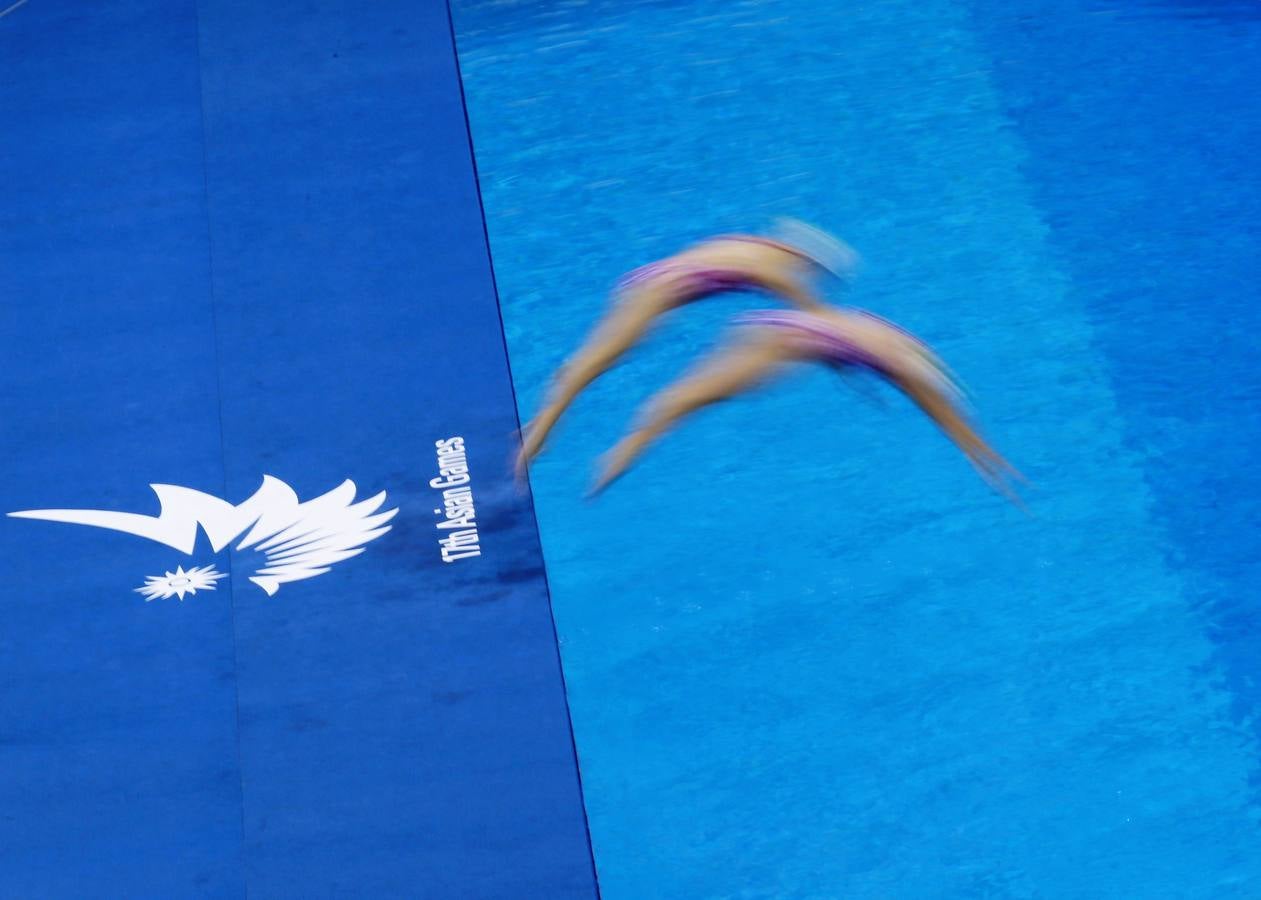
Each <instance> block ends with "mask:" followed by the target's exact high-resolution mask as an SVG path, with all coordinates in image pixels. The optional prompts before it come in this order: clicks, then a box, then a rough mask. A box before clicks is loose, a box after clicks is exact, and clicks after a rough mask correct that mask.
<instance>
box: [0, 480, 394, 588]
mask: <svg viewBox="0 0 1261 900" xmlns="http://www.w3.org/2000/svg"><path fill="white" fill-rule="evenodd" d="M150 487H151V488H153V492H154V493H155V494H157V495H158V502H159V503H160V504H161V512H160V513H159V514H158V515H156V516H145V515H140V514H138V513H129V512H113V511H110V510H101V509H27V510H22V511H20V512H11V513H9V515H10V516H13V517H15V518H19V519H42V520H44V521H48V522H65V523H68V524H71V525H89V526H91V527H93V528H108V529H110V530H112V531H122V532H125V533H127V534H132V535H135V536H136V537H141V538H145V539H146V540H150V541H156V542H157V543H159V544H165V545H166V546H168V547H172V548H174V549H176V550H179V551H180V552H181V553H184V554H186V555H189V556H191V555H192V553H193V549H194V547H195V546H196V543H197V533H198V530H199V529H200V530H202V531H204V532H205V533H206V536H207V537H208V538H209V539H210V545H211V547H212V548H213V550H214V552H215V553H218V552H219V551H220V550H222V549H223V548H224V547H226V546H228V544H230V543H232V542H233V541H235V540H236V539H237V538H241V540H240V542H239V543H237V544H236V546H235V547H234V548H233V549H235V550H246V549H254V550H256V551H258V552H259V553H260V554H262V557H263V562H262V564H261V565H260V566H259V567H258V568H257V569H256V570H255V572H254V574H253V575H251V576H249V580H250V581H252V582H253V583H254V584H256V585H257V586H258V587H260V588H262V589H263V590H264V591H265V592H266V593H267V595H268V596H274V595H275V594H276V592H277V591H278V590H280V586H281V585H282V584H287V583H288V582H291V581H302V580H303V579H306V578H314V577H315V576H316V575H323V574H324V573H325V572H327V571H329V569H331V568H332V567H333V566H334V565H336V564H337V563H339V562H341V561H342V560H346V559H350V558H351V557H352V556H358V555H359V554H360V553H362V552H363V551H364V549H365V545H367V544H368V543H370V542H371V541H375V540H376V539H377V538H379V537H380V536H381V535H383V534H385V533H386V532H387V531H389V530H390V526H389V525H387V524H386V523H387V522H389V521H390V520H391V519H393V518H394V516H395V515H396V514H397V513H398V509H397V508H394V509H389V510H386V511H384V512H377V510H379V509H380V508H381V507H382V505H384V503H385V491H382V492H381V493H379V494H376V495H374V496H372V497H368V498H367V499H365V500H360V501H358V502H355V491H356V489H355V483H354V482H353V481H350V480H349V479H348V480H346V481H343V482H342V483H341V484H340V485H338V486H337V487H335V488H333V489H332V490H331V491H329V492H328V493H326V494H321V495H320V496H318V497H315V498H313V499H311V500H307V501H305V502H303V501H299V500H298V495H297V494H296V493H295V492H294V490H293V488H291V487H289V485H287V484H285V483H284V482H283V481H281V480H280V479H279V478H273V477H272V476H270V475H264V476H263V484H262V486H261V487H259V489H258V490H257V491H255V492H254V494H253V496H251V497H250V498H249V499H248V500H245V501H244V502H242V503H238V504H236V505H235V506H234V505H233V504H231V503H228V502H227V501H226V500H221V499H220V498H218V497H215V496H214V495H212V494H206V493H203V492H201V491H195V490H193V489H192V488H186V487H179V486H177V485H173V484H153V485H150ZM226 577H227V575H226V574H224V573H222V572H218V571H216V570H215V567H214V566H213V565H209V566H192V567H191V568H188V569H185V568H184V566H183V564H180V565H177V566H176V567H175V569H174V571H168V572H165V573H164V574H162V575H150V576H148V577H146V578H145V583H144V584H143V585H142V586H140V587H138V588H136V591H137V593H140V594H142V595H143V596H144V598H145V600H146V602H147V601H149V600H155V599H167V598H170V597H178V598H179V599H180V600H181V601H182V600H183V599H184V596H185V595H186V594H191V595H194V596H195V595H196V594H197V592H198V591H213V590H214V589H215V583H216V582H218V581H219V580H221V579H223V578H226Z"/></svg>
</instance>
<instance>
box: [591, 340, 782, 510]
mask: <svg viewBox="0 0 1261 900" xmlns="http://www.w3.org/2000/svg"><path fill="white" fill-rule="evenodd" d="M796 356H797V353H796V351H795V350H794V349H793V347H792V346H791V345H789V344H788V343H786V342H785V341H784V340H783V339H782V338H780V337H779V335H778V334H777V333H776V332H774V331H773V330H771V329H765V328H759V329H750V333H749V336H748V338H747V339H746V340H743V341H741V342H740V343H738V344H734V345H731V346H728V347H724V348H723V349H721V350H719V351H717V352H716V353H715V354H714V355H713V356H711V357H710V358H709V359H708V360H705V361H704V362H702V363H701V365H700V366H699V367H698V368H697V369H696V370H695V371H694V372H693V373H692V374H690V375H685V376H684V377H683V378H681V379H680V380H678V381H676V382H675V383H674V384H672V385H671V386H669V387H667V388H665V389H664V390H662V391H661V392H659V393H658V394H657V395H656V396H655V397H653V398H652V399H651V400H650V401H649V402H648V403H647V404H645V406H644V408H643V409H644V411H643V412H642V413H641V418H640V424H639V425H638V426H637V427H636V428H635V429H633V430H632V431H631V432H630V433H629V434H627V435H626V437H624V438H622V440H621V441H619V442H618V444H617V446H615V447H614V448H613V449H612V450H610V451H609V452H608V453H607V454H605V456H604V458H603V464H602V466H601V470H600V474H599V476H598V477H597V478H596V481H595V483H594V484H593V485H592V488H591V491H590V494H597V493H599V492H600V491H602V490H603V489H604V488H606V487H608V485H609V484H610V483H612V482H613V481H614V480H615V479H617V478H618V477H619V476H621V475H622V474H623V473H625V471H626V470H627V469H628V468H630V465H631V463H633V462H634V461H635V459H636V458H638V457H639V455H640V454H641V453H643V452H644V450H645V449H646V448H647V447H648V445H649V444H650V443H652V442H653V441H654V440H656V439H657V438H659V437H661V436H662V435H663V434H665V433H666V432H667V431H668V430H670V428H672V427H673V426H674V425H675V424H676V423H677V422H678V421H679V420H680V419H682V418H684V417H685V416H687V415H690V414H691V413H693V412H696V411H697V410H698V409H701V408H702V407H705V406H708V405H709V404H711V403H717V402H718V401H720V400H726V399H727V398H729V397H732V396H734V395H736V394H740V393H743V392H744V391H747V390H750V389H751V388H754V387H756V386H757V385H759V384H761V383H762V382H763V381H765V380H766V379H767V378H768V377H770V376H771V375H773V374H775V373H776V372H777V371H778V370H779V369H780V368H782V367H783V365H784V364H785V363H788V362H790V361H791V360H793V359H794V358H795V357H796Z"/></svg>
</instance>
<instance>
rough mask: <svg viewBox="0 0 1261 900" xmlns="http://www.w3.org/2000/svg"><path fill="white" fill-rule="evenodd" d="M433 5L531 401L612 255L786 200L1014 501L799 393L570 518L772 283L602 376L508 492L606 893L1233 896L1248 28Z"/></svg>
mask: <svg viewBox="0 0 1261 900" xmlns="http://www.w3.org/2000/svg"><path fill="white" fill-rule="evenodd" d="M454 12H455V23H456V32H457V38H458V44H459V50H460V61H461V67H462V74H463V78H464V85H465V91H466V95H467V102H468V106H469V114H470V119H471V124H472V130H473V138H474V147H475V153H476V158H477V163H478V167H479V174H480V181H481V188H482V193H483V197H484V202H485V206H486V214H487V220H488V228H489V232H490V239H491V246H492V252H493V256H494V262H495V270H496V276H497V280H498V287H499V292H500V297H501V304H502V307H503V316H504V322H505V329H506V332H507V338H508V344H509V351H510V357H511V362H512V367H513V375H514V380H515V383H516V388H517V392H518V398H519V401H520V404H521V407H522V410H523V412H525V413H529V412H530V411H532V410H533V409H534V408H536V406H537V404H538V402H539V396H540V391H541V388H542V387H543V386H544V384H545V382H546V379H547V378H548V376H549V375H550V373H551V371H552V370H553V369H554V368H555V366H556V365H557V364H559V363H560V362H561V360H562V359H563V358H564V357H565V355H566V354H567V353H568V352H570V351H571V349H572V348H573V347H574V346H575V345H576V344H577V343H578V342H579V341H580V340H581V338H582V337H583V336H584V334H585V333H586V331H587V329H588V328H589V327H590V325H591V323H592V322H593V321H594V319H595V318H596V316H597V315H598V313H599V311H600V310H601V308H602V305H603V303H604V302H605V300H604V297H605V295H606V293H607V289H608V287H609V285H610V283H611V282H612V281H613V279H614V278H616V276H617V275H618V274H619V273H621V272H623V271H625V270H627V269H629V268H631V267H633V266H635V265H638V264H640V263H642V262H645V261H647V260H650V259H653V258H656V257H658V256H660V255H663V254H665V253H668V252H670V251H672V250H674V249H676V248H677V247H678V246H680V245H681V244H683V243H685V242H687V241H690V240H693V239H696V238H698V237H701V236H705V235H707V234H710V233H713V232H716V231H723V230H728V229H748V228H757V227H759V226H761V225H762V224H763V223H764V222H766V221H767V220H769V219H770V218H771V217H773V216H776V215H780V214H791V215H797V216H800V217H802V218H805V219H807V220H810V221H815V222H818V223H819V224H821V225H824V226H825V227H828V228H829V229H832V230H835V231H837V232H839V233H841V234H843V235H844V236H845V237H846V238H847V239H849V240H851V241H852V242H853V243H854V244H855V245H856V246H857V247H858V248H859V250H860V251H862V252H863V253H864V254H865V260H866V265H865V268H864V271H863V272H862V274H861V276H860V277H859V279H858V280H857V281H856V282H855V284H854V285H853V288H852V290H851V292H850V297H849V298H848V299H851V300H852V301H853V302H855V303H860V304H862V305H866V306H869V307H871V308H873V309H875V310H877V311H879V312H881V313H884V314H888V315H890V316H892V317H894V318H896V319H897V320H899V321H902V322H905V323H907V324H908V325H909V326H910V327H912V328H913V329H915V330H916V331H918V332H919V333H921V334H923V335H924V336H925V337H926V338H928V339H929V340H930V341H931V342H933V343H934V344H936V345H937V346H938V347H939V349H940V350H941V351H942V353H943V355H944V356H945V357H946V359H947V360H949V361H950V362H951V363H952V364H953V365H954V366H955V367H956V368H957V369H958V370H959V371H960V372H961V374H962V376H963V377H964V379H965V380H966V381H968V382H969V383H970V384H971V385H972V387H973V388H974V389H975V391H976V393H977V402H978V405H979V407H980V411H981V414H982V416H983V420H984V422H985V424H986V427H987V430H988V432H989V433H990V435H991V437H992V438H993V439H994V441H995V443H996V445H997V446H998V448H999V449H1000V450H1001V451H1003V452H1004V453H1005V454H1007V455H1008V456H1009V457H1010V458H1011V459H1012V460H1013V461H1014V462H1015V463H1016V464H1017V465H1018V466H1020V467H1021V468H1022V469H1023V470H1024V471H1025V472H1026V473H1027V474H1028V475H1029V476H1030V477H1031V479H1032V480H1033V482H1034V483H1035V485H1036V490H1035V491H1034V492H1033V494H1032V497H1031V506H1032V509H1033V511H1034V514H1035V515H1034V516H1033V517H1032V518H1026V517H1024V516H1022V515H1021V514H1020V513H1019V512H1017V511H1015V510H1012V509H1010V508H1008V507H1006V506H1005V505H1004V504H1003V503H1002V502H1000V501H999V500H997V499H995V498H994V497H993V496H990V495H989V494H988V493H987V492H986V491H985V489H984V487H983V486H982V485H981V484H980V483H979V482H978V481H977V479H976V478H975V477H974V475H973V474H972V473H971V471H970V470H969V469H968V467H967V466H966V464H965V463H964V462H963V461H962V460H961V459H959V458H958V455H957V454H956V453H955V452H954V451H953V449H952V448H950V447H949V446H948V445H947V444H946V443H945V442H944V441H943V440H942V439H941V438H940V437H939V436H938V435H937V434H936V433H934V432H933V431H932V429H931V427H930V426H929V425H928V424H926V423H925V422H923V421H921V420H920V419H919V418H918V417H916V416H914V415H908V414H907V409H906V407H905V404H904V403H903V402H902V401H901V400H900V399H899V398H896V397H893V396H890V397H889V398H888V404H887V406H888V408H886V409H882V408H879V407H877V406H872V405H870V404H865V403H863V402H861V401H860V400H859V399H857V398H856V397H855V396H854V395H852V394H851V393H848V392H847V391H846V390H845V389H843V388H842V387H840V386H838V385H837V384H836V383H834V382H833V381H832V380H830V379H829V378H828V377H827V376H826V375H824V374H822V373H803V374H802V375H801V376H800V377H799V378H797V379H796V380H795V381H792V382H790V383H787V384H784V385H781V386H778V387H776V388H774V389H772V390H769V391H767V392H765V393H763V394H760V395H757V396H755V397H752V398H750V399H747V400H741V401H740V402H736V403H731V404H727V405H724V406H722V407H721V408H716V409H714V410H711V411H709V412H707V413H705V414H704V415H703V416H701V417H700V418H699V419H698V421H696V422H695V423H690V424H689V425H687V426H686V427H685V428H683V429H681V430H680V431H678V432H677V433H675V434H673V435H672V436H670V437H669V438H668V439H667V440H666V441H664V442H663V443H662V444H661V445H660V446H659V447H657V448H655V449H654V450H653V451H652V452H650V454H649V455H648V456H647V457H646V458H645V460H644V462H643V463H642V465H640V466H639V467H638V468H637V469H636V470H634V471H633V472H632V473H631V474H630V475H629V476H628V477H627V478H626V479H625V480H624V481H623V482H621V483H619V484H618V485H616V486H615V487H614V488H613V489H612V490H610V491H609V492H608V493H607V494H606V495H604V496H602V497H601V498H599V500H598V501H597V502H591V503H587V502H584V501H583V500H582V493H583V489H584V487H585V486H586V482H587V480H588V478H589V476H590V471H591V468H590V467H591V466H592V465H593V463H594V460H595V458H596V456H597V455H598V454H599V453H600V452H602V451H603V450H604V449H605V448H607V447H608V446H609V445H610V444H612V443H613V441H615V440H616V439H617V437H618V436H619V435H620V434H621V432H622V430H623V429H624V428H625V427H626V425H627V423H628V420H629V417H630V416H631V414H632V412H633V410H634V409H635V407H636V406H637V405H638V404H639V403H640V402H641V400H642V399H643V398H645V397H646V396H647V395H648V394H649V393H650V392H652V391H653V390H655V389H656V388H657V387H659V386H661V385H662V384H664V383H666V382H667V381H668V380H670V379H672V378H673V377H674V376H675V375H676V374H677V373H678V372H679V370H680V369H681V368H683V367H684V366H686V365H687V364H688V363H689V362H690V360H692V359H693V358H694V357H695V356H696V355H697V354H698V353H699V352H701V351H702V350H703V349H704V348H705V347H707V346H709V345H710V344H711V343H712V342H713V341H714V340H715V337H716V335H717V333H718V332H719V330H720V326H721V324H722V323H723V322H724V321H725V320H726V319H727V318H728V317H729V316H730V315H731V314H732V313H733V312H735V311H737V310H740V309H744V308H748V307H750V306H752V305H754V304H756V303H757V302H758V301H757V300H756V299H753V298H747V297H746V298H741V297H731V298H729V299H725V300H719V301H711V302H709V303H706V304H700V305H697V306H696V307H694V308H691V309H688V310H686V311H684V312H683V313H681V314H678V315H675V316H674V317H672V318H671V319H670V320H669V322H668V323H667V324H666V325H665V326H664V327H663V328H661V329H660V330H659V332H658V333H657V334H656V335H655V337H654V338H653V340H652V341H651V342H650V343H649V344H648V345H647V346H646V347H645V348H643V349H642V350H641V351H639V352H637V353H636V354H635V355H634V357H633V359H631V360H630V362H629V363H628V364H627V365H625V366H624V367H622V368H620V369H618V370H616V371H615V372H613V373H611V374H610V375H608V376H606V377H605V378H603V379H601V380H600V381H599V382H597V383H596V385H595V386H594V387H593V388H592V389H591V390H590V391H589V392H588V393H587V394H586V395H584V396H583V397H582V398H581V399H580V401H579V402H578V403H577V404H576V406H575V407H574V408H573V410H572V411H571V412H570V414H569V415H568V417H567V419H566V420H565V421H564V422H563V423H562V427H561V428H560V429H559V430H558V433H557V434H556V436H555V439H554V442H553V448H552V450H551V452H550V453H548V454H546V455H545V456H543V457H542V458H541V459H540V460H539V462H538V464H537V465H536V467H535V470H534V474H533V488H534V493H535V500H536V504H537V509H538V515H539V520H540V528H541V533H542V539H543V546H544V551H545V556H546V560H547V564H548V573H549V578H550V584H551V590H552V596H553V605H554V610H555V617H556V620H557V627H558V631H559V634H560V639H561V649H562V656H563V661H564V667H565V672H566V678H567V684H568V690H569V699H570V705H571V711H572V716H573V725H574V731H575V735H576V740H577V744H578V751H579V756H580V761H581V767H582V774H583V782H584V789H585V797H586V805H587V811H588V817H589V822H590V828H591V833H592V840H593V844H594V849H595V854H596V862H597V867H598V870H599V874H600V879H601V885H602V889H603V892H604V895H605V896H606V897H607V898H645V897H891V896H896V897H943V896H951V897H954V896H960V897H965V896H966V897H970V896H1002V897H1100V896H1115V897H1227V896H1241V897H1243V896H1256V895H1257V893H1258V891H1259V890H1261V849H1259V848H1258V834H1257V827H1256V816H1257V791H1256V783H1257V777H1258V768H1257V759H1258V755H1257V753H1258V750H1257V745H1256V744H1257V731H1256V726H1255V722H1256V718H1257V717H1256V712H1257V701H1258V690H1259V686H1258V679H1257V671H1258V668H1257V660H1258V658H1261V656H1259V655H1258V651H1261V631H1259V629H1258V627H1257V626H1258V616H1257V613H1256V611H1255V596H1256V593H1257V592H1256V587H1257V584H1258V577H1257V573H1258V570H1257V563H1256V560H1257V559H1258V553H1257V551H1258V549H1261V548H1259V547H1258V545H1259V543H1261V541H1259V539H1258V537H1257V536H1256V531H1255V522H1256V513H1257V507H1258V503H1257V497H1258V496H1261V494H1259V493H1258V487H1261V483H1259V482H1261V476H1258V475H1257V474H1256V471H1255V469H1254V468H1253V467H1252V466H1251V465H1250V463H1251V460H1252V455H1253V454H1252V453H1251V452H1250V451H1251V448H1253V447H1255V446H1257V445H1258V439H1261V416H1259V415H1258V413H1257V411H1256V409H1257V404H1256V400H1257V396H1258V388H1259V387H1261V375H1259V374H1258V369H1257V366H1256V365H1255V362H1254V359H1255V353H1254V350H1253V347H1252V335H1253V334H1255V333H1256V328H1257V326H1258V325H1259V324H1261V310H1259V309H1258V306H1257V305H1256V304H1255V303H1254V302H1253V295H1254V294H1255V290H1256V289H1255V285H1256V284H1257V283H1258V279H1257V276H1258V275H1259V274H1261V272H1259V271H1258V270H1259V269H1261V265H1259V264H1258V262H1257V260H1258V253H1257V250H1258V247H1257V244H1258V238H1257V230H1256V223H1257V218H1258V212H1261V176H1259V175H1258V173H1257V170H1256V167H1255V165H1254V163H1253V162H1252V160H1253V159H1254V158H1255V156H1256V154H1257V151H1258V149H1261V113H1259V112H1258V110H1257V107H1256V104H1255V102H1254V101H1253V100H1251V99H1250V98H1251V93H1250V89H1249V88H1248V86H1249V85H1253V84H1256V83H1261V52H1258V51H1259V50H1261V20H1258V17H1257V16H1256V15H1255V8H1253V7H1251V6H1249V5H1246V4H1237V3H1232V2H1226V0H1222V2H1203V0H1201V2H1187V3H1163V2H1156V0H1147V2H1144V0H1127V2H1125V3H1113V4H1107V5H1105V4H1101V3H1098V2H1091V0H1070V2H1067V3H1054V4H1053V3H1051V2H1049V0H1031V2H1029V3H1024V4H1020V5H1019V9H1013V8H1010V7H1009V6H1008V5H1006V4H1000V3H997V2H993V0H967V2H963V0H920V2H914V3H912V2H908V0H888V2H882V3H878V4H865V5H859V6H855V7H852V8H847V9H845V11H844V12H841V11H839V10H838V8H837V7H836V6H835V4H829V3H826V2H822V0H788V2H775V3H772V2H743V3H719V2H716V0H693V2H685V0H659V2H641V3H635V4H626V3H622V2H614V0H594V2H588V3H560V2H555V3H553V2H548V3H542V4H540V3H535V2H525V0H522V2H504V0H458V2H456V3H455V4H454ZM1223 322H1226V323H1228V325H1227V327H1225V328H1223V327H1222V323H1223Z"/></svg>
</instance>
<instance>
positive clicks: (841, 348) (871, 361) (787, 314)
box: [735, 309, 901, 376]
mask: <svg viewBox="0 0 1261 900" xmlns="http://www.w3.org/2000/svg"><path fill="white" fill-rule="evenodd" d="M735 321H736V322H739V323H740V324H742V325H764V326H770V327H772V328H786V329H789V330H791V331H795V332H797V333H799V334H804V335H806V336H807V337H809V338H810V339H811V340H812V341H813V342H814V345H815V346H816V347H817V348H818V349H819V351H820V352H821V354H822V356H823V359H824V361H826V362H830V363H835V364H838V365H850V366H861V367H863V368H865V369H871V370H872V371H873V372H877V373H879V374H881V375H885V376H890V375H892V371H891V370H890V369H889V367H888V366H886V365H885V363H884V361H883V360H882V359H881V358H880V357H878V356H876V355H875V354H873V353H870V352H868V351H867V350H865V349H863V348H862V347H860V346H858V345H857V344H855V343H854V342H853V341H849V340H846V339H845V338H843V337H841V336H840V335H839V334H837V333H836V331H835V329H833V328H831V327H829V326H828V325H826V324H824V323H822V322H820V321H819V320H818V318H817V317H816V316H813V315H811V314H810V313H805V312H798V311H795V310H777V309H760V310H756V311H754V312H750V313H745V314H744V315H741V316H737V317H736V320H735ZM881 321H884V320H883V319H882V320H881ZM895 327H896V326H895ZM899 330H901V329H899Z"/></svg>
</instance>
